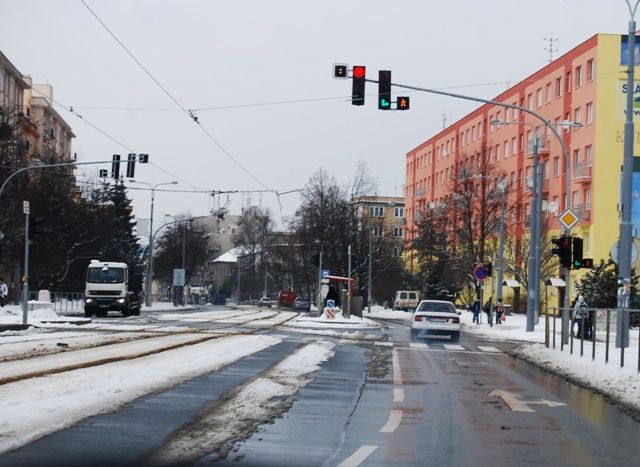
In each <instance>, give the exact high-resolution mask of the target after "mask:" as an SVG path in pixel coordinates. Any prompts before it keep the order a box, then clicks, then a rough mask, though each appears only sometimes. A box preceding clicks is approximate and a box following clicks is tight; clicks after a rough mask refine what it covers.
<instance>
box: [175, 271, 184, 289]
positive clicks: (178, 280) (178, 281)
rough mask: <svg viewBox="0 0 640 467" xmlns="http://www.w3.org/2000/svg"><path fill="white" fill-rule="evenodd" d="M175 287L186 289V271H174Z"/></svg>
mask: <svg viewBox="0 0 640 467" xmlns="http://www.w3.org/2000/svg"><path fill="white" fill-rule="evenodd" d="M173 285H175V286H178V287H184V269H174V270H173Z"/></svg>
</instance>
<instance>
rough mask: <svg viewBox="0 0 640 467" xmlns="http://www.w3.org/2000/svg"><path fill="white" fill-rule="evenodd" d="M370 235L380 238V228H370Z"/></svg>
mask: <svg viewBox="0 0 640 467" xmlns="http://www.w3.org/2000/svg"><path fill="white" fill-rule="evenodd" d="M371 235H373V236H374V237H382V226H380V225H378V226H375V227H371Z"/></svg>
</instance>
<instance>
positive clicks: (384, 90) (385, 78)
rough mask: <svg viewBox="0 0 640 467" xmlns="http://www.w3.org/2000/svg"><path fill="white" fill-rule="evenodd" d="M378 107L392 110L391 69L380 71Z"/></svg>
mask: <svg viewBox="0 0 640 467" xmlns="http://www.w3.org/2000/svg"><path fill="white" fill-rule="evenodd" d="M378 108H379V109H380V110H391V70H379V71H378Z"/></svg>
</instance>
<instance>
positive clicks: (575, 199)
mask: <svg viewBox="0 0 640 467" xmlns="http://www.w3.org/2000/svg"><path fill="white" fill-rule="evenodd" d="M572 198H573V207H574V208H575V207H577V206H579V205H580V192H579V191H574V192H573V196H572Z"/></svg>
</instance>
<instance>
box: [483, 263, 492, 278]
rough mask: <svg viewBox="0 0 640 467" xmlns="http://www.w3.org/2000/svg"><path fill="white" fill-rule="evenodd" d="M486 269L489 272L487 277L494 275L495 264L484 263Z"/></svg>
mask: <svg viewBox="0 0 640 467" xmlns="http://www.w3.org/2000/svg"><path fill="white" fill-rule="evenodd" d="M484 269H485V271H487V276H490V275H491V274H493V263H484Z"/></svg>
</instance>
